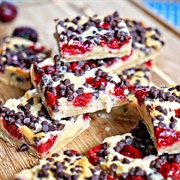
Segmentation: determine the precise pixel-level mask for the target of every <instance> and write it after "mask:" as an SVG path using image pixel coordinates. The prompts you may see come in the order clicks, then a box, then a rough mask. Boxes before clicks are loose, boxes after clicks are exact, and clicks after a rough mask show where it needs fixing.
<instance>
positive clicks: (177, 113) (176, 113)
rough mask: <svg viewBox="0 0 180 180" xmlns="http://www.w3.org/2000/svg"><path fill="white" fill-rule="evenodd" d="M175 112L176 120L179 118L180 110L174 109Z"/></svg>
mask: <svg viewBox="0 0 180 180" xmlns="http://www.w3.org/2000/svg"><path fill="white" fill-rule="evenodd" d="M174 111H175V116H176V117H177V118H180V108H179V109H176V110H174Z"/></svg>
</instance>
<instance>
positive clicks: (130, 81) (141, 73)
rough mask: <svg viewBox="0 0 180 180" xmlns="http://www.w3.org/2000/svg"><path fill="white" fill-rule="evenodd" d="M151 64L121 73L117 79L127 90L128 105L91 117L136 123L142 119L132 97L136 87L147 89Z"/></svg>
mask: <svg viewBox="0 0 180 180" xmlns="http://www.w3.org/2000/svg"><path fill="white" fill-rule="evenodd" d="M151 63H152V62H151V61H148V62H146V63H144V64H142V65H141V66H138V67H135V68H129V69H126V70H124V71H122V73H121V74H119V77H120V78H121V80H122V81H123V82H124V84H125V85H126V86H127V88H128V89H129V93H128V95H127V100H128V103H127V104H124V105H122V106H119V107H113V108H112V109H111V112H110V113H106V112H105V111H104V110H102V111H98V112H95V113H93V114H91V117H93V118H96V117H97V116H98V117H100V118H107V119H111V120H112V119H114V120H118V119H119V120H128V121H136V122H138V121H139V120H141V119H142V117H141V115H140V113H139V111H138V109H137V99H136V98H135V96H134V91H135V89H136V88H138V87H148V86H149V85H150V79H151V69H152V64H151Z"/></svg>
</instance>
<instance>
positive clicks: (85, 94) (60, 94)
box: [31, 55, 128, 116]
mask: <svg viewBox="0 0 180 180" xmlns="http://www.w3.org/2000/svg"><path fill="white" fill-rule="evenodd" d="M59 60H60V58H59V56H57V55H56V56H55V57H54V59H52V58H49V59H46V60H45V61H44V62H42V63H39V64H35V65H34V66H33V67H32V71H31V75H32V82H33V84H34V85H35V87H36V88H37V89H38V91H39V92H40V93H41V98H42V99H43V102H44V103H45V105H46V106H48V107H49V108H50V109H51V110H49V113H50V114H51V116H52V113H51V111H53V112H54V113H57V112H60V111H59V110H62V107H63V106H64V107H67V108H66V109H68V108H69V107H70V106H71V108H73V107H75V108H84V111H83V112H86V111H87V112H89V110H88V107H94V105H95V104H94V105H93V100H99V101H100V103H101V102H102V103H103V104H104V105H107V100H108V102H109V103H111V104H112V105H111V104H109V105H110V106H111V107H112V106H114V105H116V102H117V103H120V101H121V100H123V101H125V100H126V94H127V93H128V90H127V88H126V87H125V85H124V83H123V81H121V79H120V78H119V77H118V76H117V75H116V74H114V73H113V72H106V68H103V67H102V68H93V67H92V69H91V68H87V69H86V70H85V71H84V70H83V69H85V67H86V65H84V66H82V68H81V69H79V68H78V67H77V69H78V70H77V71H76V68H75V67H74V66H72V64H71V63H63V62H61V61H59ZM61 64H62V65H61ZM63 65H64V66H63ZM72 67H73V68H72ZM90 103H92V104H90ZM96 105H97V103H96ZM96 105H95V106H96ZM104 105H103V106H104ZM110 106H109V107H110ZM111 107H110V108H111ZM85 108H87V109H86V110H85ZM99 108H101V109H104V108H105V107H99ZM99 108H98V109H97V108H96V107H95V109H93V110H92V111H91V112H94V111H97V110H99ZM110 108H108V109H109V110H110ZM64 111H65V110H64ZM74 113H78V111H76V112H74ZM81 113H82V112H81Z"/></svg>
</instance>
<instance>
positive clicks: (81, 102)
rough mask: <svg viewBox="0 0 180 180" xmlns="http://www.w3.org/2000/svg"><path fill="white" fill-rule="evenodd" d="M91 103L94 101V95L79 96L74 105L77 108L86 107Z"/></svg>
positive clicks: (84, 94)
mask: <svg viewBox="0 0 180 180" xmlns="http://www.w3.org/2000/svg"><path fill="white" fill-rule="evenodd" d="M91 101H92V93H83V94H78V95H77V96H76V97H75V99H74V101H73V105H74V106H75V107H84V106H86V105H87V104H88V103H90V102H91Z"/></svg>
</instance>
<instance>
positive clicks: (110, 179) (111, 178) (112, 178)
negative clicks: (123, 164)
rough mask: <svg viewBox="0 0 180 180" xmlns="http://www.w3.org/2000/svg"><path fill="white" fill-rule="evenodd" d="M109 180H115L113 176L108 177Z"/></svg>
mask: <svg viewBox="0 0 180 180" xmlns="http://www.w3.org/2000/svg"><path fill="white" fill-rule="evenodd" d="M107 180H115V179H114V177H113V176H110V175H108V176H107Z"/></svg>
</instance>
